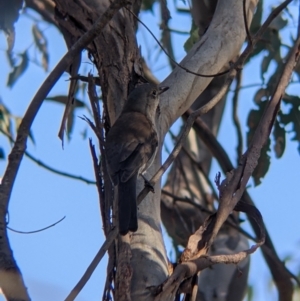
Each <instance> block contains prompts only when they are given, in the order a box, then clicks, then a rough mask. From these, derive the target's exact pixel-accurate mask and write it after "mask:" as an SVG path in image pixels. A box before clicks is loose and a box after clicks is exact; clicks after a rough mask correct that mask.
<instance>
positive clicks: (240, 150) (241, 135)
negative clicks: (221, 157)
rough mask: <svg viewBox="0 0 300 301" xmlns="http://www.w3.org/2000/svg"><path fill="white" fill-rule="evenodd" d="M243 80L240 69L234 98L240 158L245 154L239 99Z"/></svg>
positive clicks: (234, 114) (238, 154)
mask: <svg viewBox="0 0 300 301" xmlns="http://www.w3.org/2000/svg"><path fill="white" fill-rule="evenodd" d="M241 81H242V71H241V70H240V71H239V72H238V74H237V77H236V87H235V91H234V94H233V98H232V119H233V123H234V125H235V129H236V132H237V137H238V145H237V159H238V160H239V159H240V158H241V156H242V154H243V134H242V128H241V123H240V120H239V116H238V100H239V92H240V89H241Z"/></svg>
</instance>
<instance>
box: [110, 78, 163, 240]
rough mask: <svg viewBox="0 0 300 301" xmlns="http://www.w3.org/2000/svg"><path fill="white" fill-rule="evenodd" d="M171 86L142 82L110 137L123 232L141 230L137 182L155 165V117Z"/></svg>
mask: <svg viewBox="0 0 300 301" xmlns="http://www.w3.org/2000/svg"><path fill="white" fill-rule="evenodd" d="M167 89H168V87H158V86H156V85H153V84H142V85H140V86H138V87H137V88H135V89H134V90H133V91H132V92H131V93H130V94H129V96H128V100H127V102H126V104H125V106H124V108H123V110H122V112H121V114H120V116H119V118H118V119H117V120H116V122H115V123H114V124H113V126H112V127H111V129H110V130H109V132H108V134H107V137H106V144H105V153H106V160H107V167H108V172H109V174H110V178H111V180H112V182H113V184H114V185H118V207H119V209H118V212H119V214H118V216H119V233H120V234H121V235H125V234H127V233H128V231H132V232H135V231H136V230H137V229H138V221H137V204H136V182H137V177H138V175H139V174H142V173H144V172H145V171H146V170H147V169H148V168H149V167H150V166H151V164H152V162H153V159H154V157H155V154H156V150H157V145H158V137H157V133H156V129H155V116H156V111H157V107H158V103H159V95H160V94H161V93H163V92H164V91H166V90H167Z"/></svg>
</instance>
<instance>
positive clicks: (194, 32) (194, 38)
mask: <svg viewBox="0 0 300 301" xmlns="http://www.w3.org/2000/svg"><path fill="white" fill-rule="evenodd" d="M198 40H199V29H198V27H197V26H196V25H195V23H194V22H192V28H191V30H190V36H189V38H188V39H187V40H186V41H185V43H184V45H183V47H184V50H185V51H186V52H189V50H190V49H191V48H192V47H193V46H194V44H195V43H197V42H198Z"/></svg>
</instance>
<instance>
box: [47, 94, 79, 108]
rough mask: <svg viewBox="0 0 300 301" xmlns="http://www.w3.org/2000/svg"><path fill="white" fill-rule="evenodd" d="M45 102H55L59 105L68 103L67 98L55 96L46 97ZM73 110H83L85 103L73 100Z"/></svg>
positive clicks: (65, 96)
mask: <svg viewBox="0 0 300 301" xmlns="http://www.w3.org/2000/svg"><path fill="white" fill-rule="evenodd" d="M46 100H51V101H55V102H58V103H61V104H64V105H66V104H67V102H68V96H67V95H57V96H51V97H47V98H46ZM73 105H74V106H75V108H83V107H85V103H84V102H83V101H81V100H79V99H77V98H74V104H73Z"/></svg>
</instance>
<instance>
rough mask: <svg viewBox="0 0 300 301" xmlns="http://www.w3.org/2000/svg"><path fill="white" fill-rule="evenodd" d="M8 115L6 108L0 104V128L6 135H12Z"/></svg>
mask: <svg viewBox="0 0 300 301" xmlns="http://www.w3.org/2000/svg"><path fill="white" fill-rule="evenodd" d="M10 117H11V115H10V112H9V111H8V109H7V108H6V107H5V106H4V105H2V104H1V105H0V130H1V131H2V132H3V133H4V134H6V135H8V136H12V132H11V120H10Z"/></svg>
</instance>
